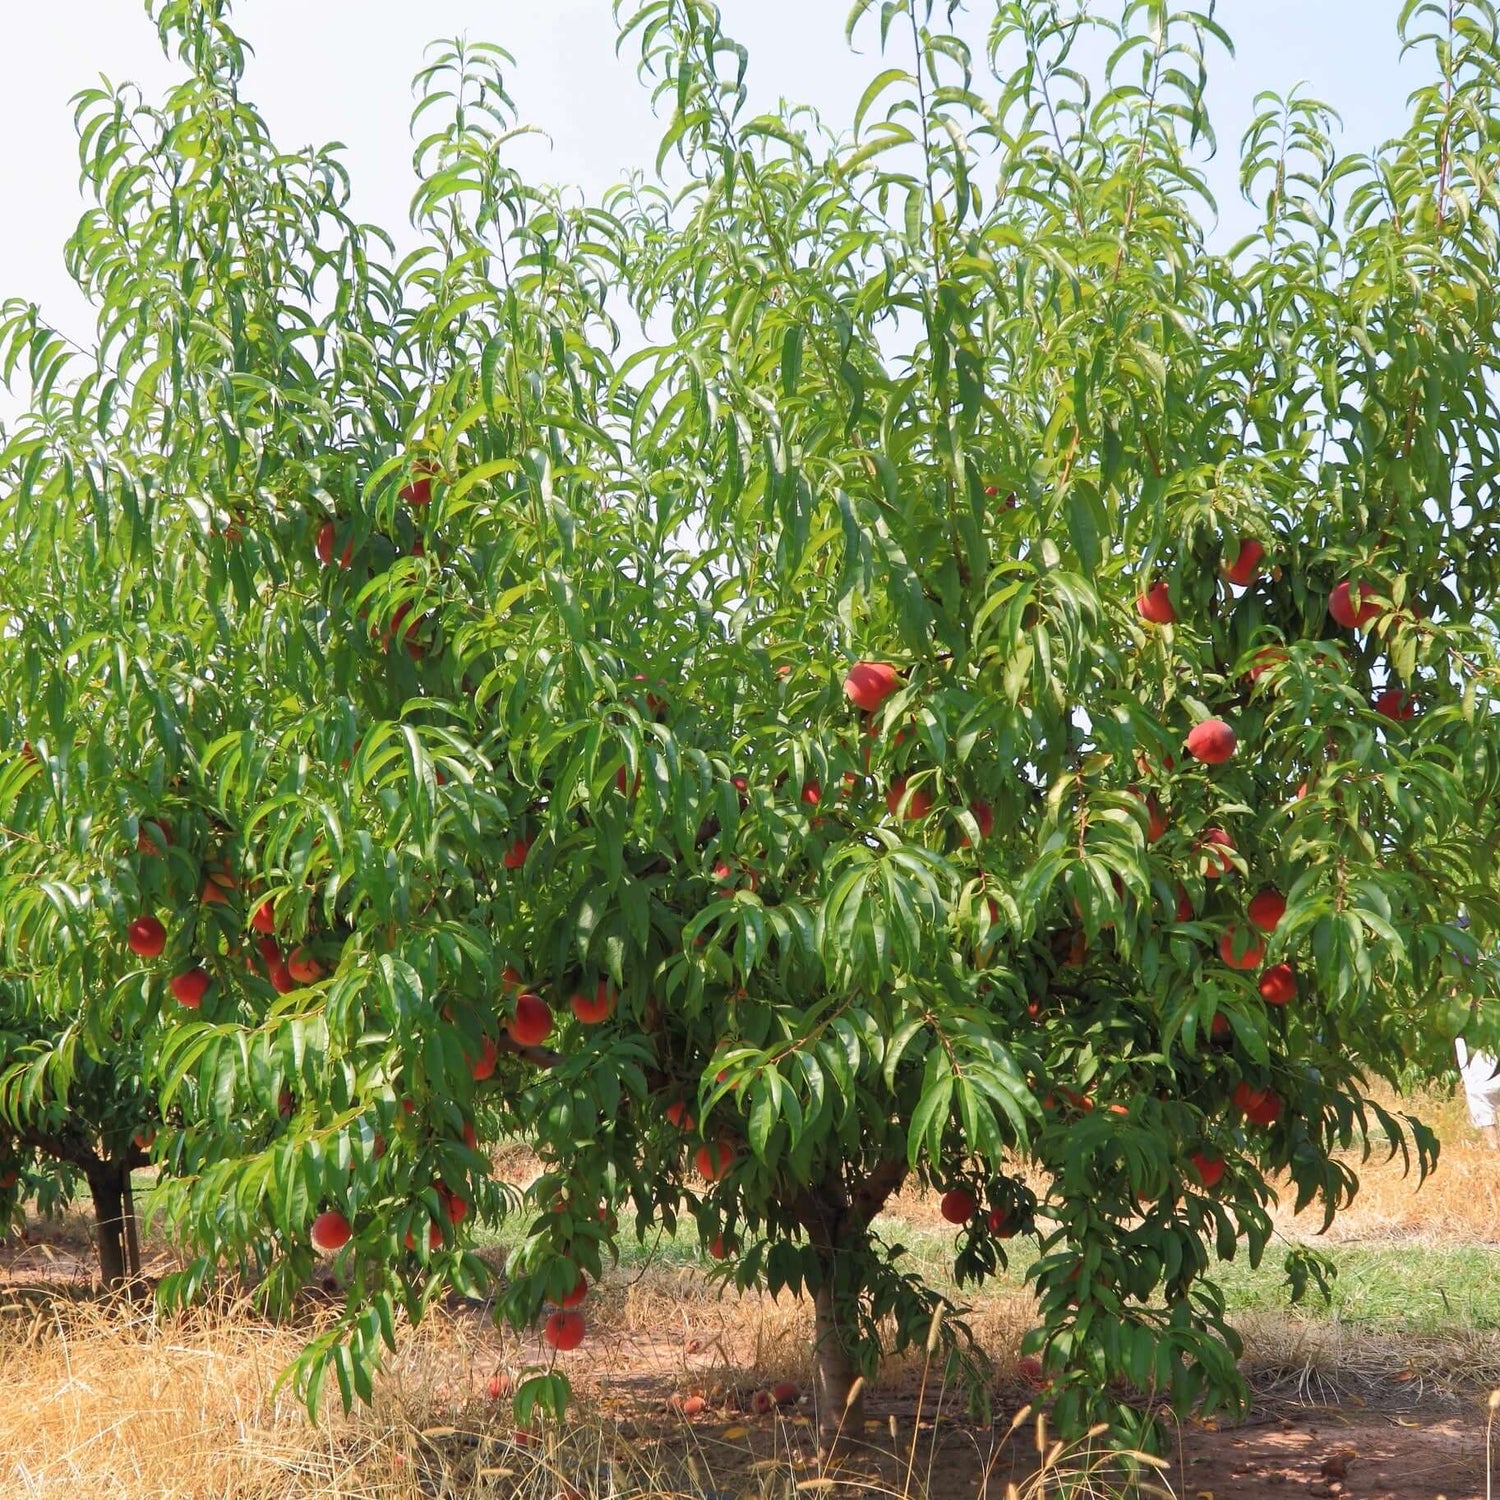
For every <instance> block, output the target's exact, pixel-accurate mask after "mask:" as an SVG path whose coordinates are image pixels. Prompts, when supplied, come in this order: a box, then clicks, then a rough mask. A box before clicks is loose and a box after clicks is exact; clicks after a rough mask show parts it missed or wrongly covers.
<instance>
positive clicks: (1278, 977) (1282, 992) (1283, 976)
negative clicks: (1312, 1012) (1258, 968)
mask: <svg viewBox="0 0 1500 1500" xmlns="http://www.w3.org/2000/svg"><path fill="white" fill-rule="evenodd" d="M1260 994H1261V998H1262V999H1263V1000H1264V1001H1265V1002H1266V1004H1267V1005H1289V1004H1290V1003H1291V1002H1292V1001H1293V1000H1295V999H1296V998H1297V976H1296V975H1295V974H1294V973H1293V972H1292V966H1291V965H1290V964H1272V965H1271V967H1270V968H1269V969H1267V970H1266V972H1265V973H1264V974H1262V975H1261V976H1260Z"/></svg>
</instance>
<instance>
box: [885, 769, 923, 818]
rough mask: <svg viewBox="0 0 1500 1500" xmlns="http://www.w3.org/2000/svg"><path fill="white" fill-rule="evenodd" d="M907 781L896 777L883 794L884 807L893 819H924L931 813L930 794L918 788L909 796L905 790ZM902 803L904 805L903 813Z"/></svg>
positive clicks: (902, 777)
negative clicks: (888, 810)
mask: <svg viewBox="0 0 1500 1500" xmlns="http://www.w3.org/2000/svg"><path fill="white" fill-rule="evenodd" d="M906 785H907V779H906V777H905V776H898V777H896V778H895V780H894V781H892V782H891V787H890V790H889V791H888V792H887V793H886V794H885V805H886V806H887V807H888V808H889V809H890V813H891V816H892V817H893V818H897V817H905V818H907V819H908V820H910V819H913V818H925V817H926V816H927V814H928V813H930V812H931V811H932V793H931V792H930V791H928V789H927V788H926V787H925V786H923V787H918V788H917V789H916V790H915V791H914V792H911V793H910V794H908V793H907V790H906ZM903 803H904V804H905V807H904V811H903Z"/></svg>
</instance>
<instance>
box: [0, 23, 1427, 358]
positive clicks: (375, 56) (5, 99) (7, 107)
mask: <svg viewBox="0 0 1500 1500" xmlns="http://www.w3.org/2000/svg"><path fill="white" fill-rule="evenodd" d="M721 3H722V9H723V12H724V16H725V23H726V27H727V29H728V30H730V31H731V32H732V33H733V34H735V35H736V36H738V37H739V38H740V39H741V40H743V41H744V42H745V43H746V44H747V45H748V46H749V47H750V50H751V55H752V73H751V82H752V86H753V87H754V89H755V92H756V96H757V98H758V99H759V100H760V101H761V102H762V103H765V104H770V103H773V102H774V101H775V99H776V98H777V97H778V96H786V97H788V98H793V99H798V100H803V101H807V102H811V103H815V104H817V105H818V106H819V107H820V108H822V109H823V110H824V113H825V116H826V117H827V118H828V119H829V120H831V121H840V122H841V121H842V120H843V119H845V118H846V117H847V114H848V112H849V110H850V108H851V106H852V102H853V101H854V100H855V99H856V98H857V97H858V94H859V91H860V89H861V87H862V85H863V83H864V81H865V80H866V79H867V78H868V77H869V76H870V74H871V72H872V71H873V70H874V67H875V64H874V62H873V60H872V59H871V58H869V57H851V56H850V55H849V53H848V51H847V49H846V47H845V45H844V41H843V23H844V17H845V14H846V10H847V4H846V0H721ZM1110 3H1111V0H1103V5H1102V6H1101V8H1104V9H1107V8H1109V5H1110ZM1196 3H1197V4H1199V5H1200V6H1203V7H1205V8H1206V5H1207V3H1208V0H1196ZM1398 6H1399V0H1220V3H1219V6H1218V14H1219V18H1220V19H1221V20H1222V22H1223V23H1224V24H1225V25H1226V27H1227V28H1228V29H1229V31H1230V32H1231V33H1232V34H1233V35H1234V37H1235V41H1236V44H1237V47H1238V56H1237V58H1236V59H1235V60H1234V61H1233V62H1227V61H1222V60H1221V61H1220V62H1219V64H1218V67H1217V70H1216V79H1217V83H1216V85H1215V87H1214V93H1213V97H1214V99H1215V100H1216V102H1217V108H1216V110H1215V118H1216V124H1217V128H1218V132H1219V139H1220V146H1221V150H1220V158H1219V160H1218V162H1217V163H1216V165H1215V168H1214V171H1213V180H1214V187H1215V191H1216V192H1217V193H1218V195H1219V198H1220V203H1221V207H1222V208H1223V209H1224V210H1225V211H1226V212H1232V213H1234V214H1236V215H1240V216H1243V215H1245V214H1246V213H1247V211H1246V210H1244V209H1243V207H1241V206H1238V198H1237V194H1236V192H1235V189H1234V180H1235V179H1234V157H1235V146H1236V144H1237V142H1238V139H1239V135H1240V133H1241V131H1242V130H1243V128H1244V125H1245V123H1246V122H1247V120H1248V118H1249V115H1250V101H1251V99H1252V98H1253V96H1254V95H1255V93H1257V92H1258V91H1259V90H1261V89H1265V88H1274V89H1278V90H1284V89H1287V88H1289V87H1291V86H1292V85H1294V84H1296V83H1298V82H1299V81H1305V82H1306V84H1307V85H1308V92H1310V93H1312V94H1314V95H1315V96H1317V97H1320V98H1323V99H1325V100H1327V101H1328V102H1329V103H1331V104H1332V105H1333V106H1334V107H1335V108H1337V109H1338V110H1339V112H1340V113H1341V114H1342V115H1343V117H1344V120H1345V134H1344V142H1345V144H1346V145H1347V146H1348V147H1349V148H1350V149H1361V150H1363V149H1367V148H1368V147H1370V146H1373V145H1374V144H1376V143H1377V142H1378V141H1380V140H1382V139H1384V138H1385V137H1387V136H1389V135H1391V134H1393V133H1394V132H1396V131H1397V130H1399V129H1400V128H1401V125H1402V122H1403V120H1404V117H1405V114H1406V96H1407V94H1408V93H1409V91H1410V90H1411V88H1412V87H1414V86H1415V85H1416V84H1417V83H1418V82H1421V81H1423V80H1424V74H1423V69H1424V67H1425V66H1426V60H1425V59H1410V60H1408V61H1407V62H1406V63H1405V65H1401V64H1400V63H1399V61H1398V51H1399V49H1398V44H1397V41H1396V35H1395V18H1396V14H1397V10H1398ZM970 8H971V9H974V10H976V11H982V10H986V9H987V8H988V3H987V0H970ZM237 25H238V27H239V29H240V30H241V32H242V33H244V34H245V35H246V36H248V37H249V38H250V40H251V41H252V43H253V44H254V46H255V48H256V52H257V57H256V59H255V61H254V62H253V63H252V65H251V70H250V75H249V84H248V88H249V92H250V94H251V96H252V97H253V98H255V99H256V101H257V102H258V103H259V104H260V106H261V107H262V109H263V111H264V113H265V114H266V116H267V118H268V120H269V121H270V124H271V127H272V129H273V130H274V131H275V133H276V135H277V137H278V140H279V141H280V142H281V144H283V145H285V146H288V147H295V146H298V145H302V144H305V143H308V142H323V141H328V140H332V139H338V140H341V141H343V142H344V143H345V144H346V145H347V147H348V148H349V149H348V151H347V154H346V160H347V162H348V164H349V166H350V168H351V170H352V172H353V175H354V179H355V185H356V191H357V195H358V196H357V200H356V209H357V211H358V212H359V214H360V215H361V216H362V217H365V218H371V219H375V220H377V221H379V222H382V223H384V224H385V225H387V226H388V227H389V228H391V229H393V230H399V229H401V228H402V226H404V224H405V221H406V210H407V203H408V200H409V197H410V190H411V177H410V168H409V161H410V147H409V142H408V137H407V118H408V114H409V111H410V93H409V84H410V79H411V75H412V73H413V72H414V71H415V70H416V68H417V67H418V66H419V65H420V63H421V59H422V48H423V45H424V43H426V42H427V41H429V40H431V39H432V38H434V37H441V36H452V35H454V34H457V33H460V32H464V33H467V34H468V35H469V36H470V37H472V38H474V39H476V40H477V39H488V40H495V41H499V42H501V43H503V44H504V45H506V46H507V47H508V48H509V49H510V50H511V51H512V52H514V53H515V54H516V57H517V63H518V67H517V71H516V74H515V77H514V88H513V92H514V93H515V95H516V97H517V100H518V103H519V105H520V107H521V110H522V112H523V115H524V116H525V117H526V118H527V119H529V120H531V121H533V122H535V123H537V124H539V125H541V126H543V127H544V128H545V129H546V130H547V131H548V132H549V134H550V135H551V137H552V146H551V148H550V149H549V150H544V153H543V154H538V155H536V156H534V157H533V158H532V159H533V160H534V161H535V162H536V166H537V170H538V172H539V174H540V175H544V176H545V177H547V178H549V179H550V180H553V181H557V182H572V183H576V184H579V185H581V186H583V187H584V188H586V189H590V190H595V191H597V190H598V189H599V188H601V187H603V186H605V185H607V184H609V183H610V182H613V181H615V180H616V179H617V178H618V177H619V176H620V175H621V174H622V173H623V172H624V171H625V170H627V169H628V168H631V167H636V166H645V167H649V165H650V163H651V162H652V160H654V154H655V144H656V138H657V126H656V123H655V122H654V121H653V119H652V116H651V113H650V109H649V104H648V99H647V95H646V93H645V91H644V89H642V88H641V87H640V86H639V85H638V84H637V83H636V80H635V74H634V67H633V63H632V62H631V60H630V59H629V58H628V57H627V58H626V59H625V60H623V61H616V60H615V56H614V31H613V27H612V25H611V22H610V5H609V0H420V3H417V4H413V3H411V0H241V3H240V4H239V6H238V10H237ZM0 50H3V52H4V53H5V55H6V56H7V58H11V59H22V60H23V61H22V62H21V64H20V66H16V65H15V64H13V65H12V66H11V67H10V68H9V69H8V70H7V87H6V89H5V90H4V91H3V92H0V142H4V144H3V145H0V202H4V203H5V204H7V205H8V206H9V209H10V212H9V213H8V215H7V218H8V220H9V224H10V233H9V234H8V235H6V236H4V237H0V297H9V296H16V295H20V296H25V297H27V298H35V299H39V300H40V301H41V302H42V304H43V306H44V309H45V311H46V313H47V314H48V316H49V317H51V318H53V319H54V320H57V321H60V322H61V323H62V324H63V325H64V326H65V327H67V328H68V329H69V330H70V331H73V332H75V333H80V332H82V331H83V329H84V328H85V327H86V326H87V321H86V315H85V314H84V311H83V309H82V308H81V306H79V305H78V303H77V301H76V299H75V298H74V296H73V295H72V293H71V291H70V288H69V286H68V283H67V280H66V277H65V275H64V273H63V270H62V264H61V246H62V242H63V240H64V238H65V237H66V236H67V234H68V233H69V231H70V230H71V228H72V225H73V223H74V221H75V219H76V217H77V214H78V210H79V199H78V194H77V165H76V163H77V157H76V151H75V144H74V137H73V127H72V113H71V109H70V107H69V104H68V100H69V98H70V96H71V95H72V94H73V93H74V92H76V91H77V90H78V89H80V88H83V87H86V86H88V85H89V84H90V83H91V82H93V81H94V80H95V79H96V78H97V76H98V75H99V74H100V73H104V74H107V75H108V76H110V77H111V78H113V79H116V80H119V79H125V78H130V79H134V80H137V81H139V82H141V83H142V84H143V85H145V86H146V87H147V88H148V89H150V90H156V89H159V88H160V87H161V85H162V84H163V83H164V81H165V80H166V79H167V78H168V77H169V76H170V75H169V71H168V67H167V64H166V63H165V62H164V60H163V59H162V56H161V53H160V49H159V48H158V47H157V45H156V39H155V32H154V30H153V29H152V28H151V26H150V25H149V24H148V23H147V21H146V19H145V15H144V12H143V9H142V6H141V4H140V3H139V0H53V3H52V4H50V5H27V6H20V5H7V6H5V7H4V9H3V13H0ZM1239 222H1240V223H1241V224H1247V223H1248V222H1249V221H1248V219H1247V218H1244V217H1241V218H1240V220H1239Z"/></svg>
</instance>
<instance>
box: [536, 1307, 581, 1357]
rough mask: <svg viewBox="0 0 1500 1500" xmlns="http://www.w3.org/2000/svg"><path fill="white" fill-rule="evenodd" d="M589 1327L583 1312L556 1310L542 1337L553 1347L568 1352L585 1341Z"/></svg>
mask: <svg viewBox="0 0 1500 1500" xmlns="http://www.w3.org/2000/svg"><path fill="white" fill-rule="evenodd" d="M587 1327H588V1325H587V1324H586V1323H585V1322H584V1321H583V1314H582V1313H578V1312H555V1313H553V1314H552V1316H551V1317H550V1318H548V1319H547V1322H546V1324H545V1325H544V1326H543V1328H542V1337H543V1339H545V1340H546V1342H547V1343H548V1344H549V1345H550V1346H551V1347H552V1348H553V1349H557V1350H559V1351H561V1352H563V1353H566V1352H567V1351H568V1350H569V1349H576V1348H577V1347H578V1346H579V1345H580V1344H581V1343H582V1342H583V1335H584V1333H585V1332H586V1331H587Z"/></svg>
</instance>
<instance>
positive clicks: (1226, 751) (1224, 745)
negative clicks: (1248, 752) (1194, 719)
mask: <svg viewBox="0 0 1500 1500" xmlns="http://www.w3.org/2000/svg"><path fill="white" fill-rule="evenodd" d="M1236 743H1237V742H1236V739H1235V733H1234V730H1232V729H1231V728H1230V727H1229V725H1228V724H1226V723H1225V722H1224V720H1223V719H1204V720H1203V722H1202V723H1201V724H1195V725H1194V726H1193V728H1192V730H1191V731H1190V733H1189V734H1188V737H1187V748H1188V754H1189V755H1191V756H1193V757H1195V758H1196V759H1197V760H1201V761H1202V762H1203V764H1204V765H1206V766H1221V765H1223V764H1224V762H1225V761H1226V760H1228V759H1229V757H1230V756H1231V755H1233V754H1234V747H1235V744H1236Z"/></svg>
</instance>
